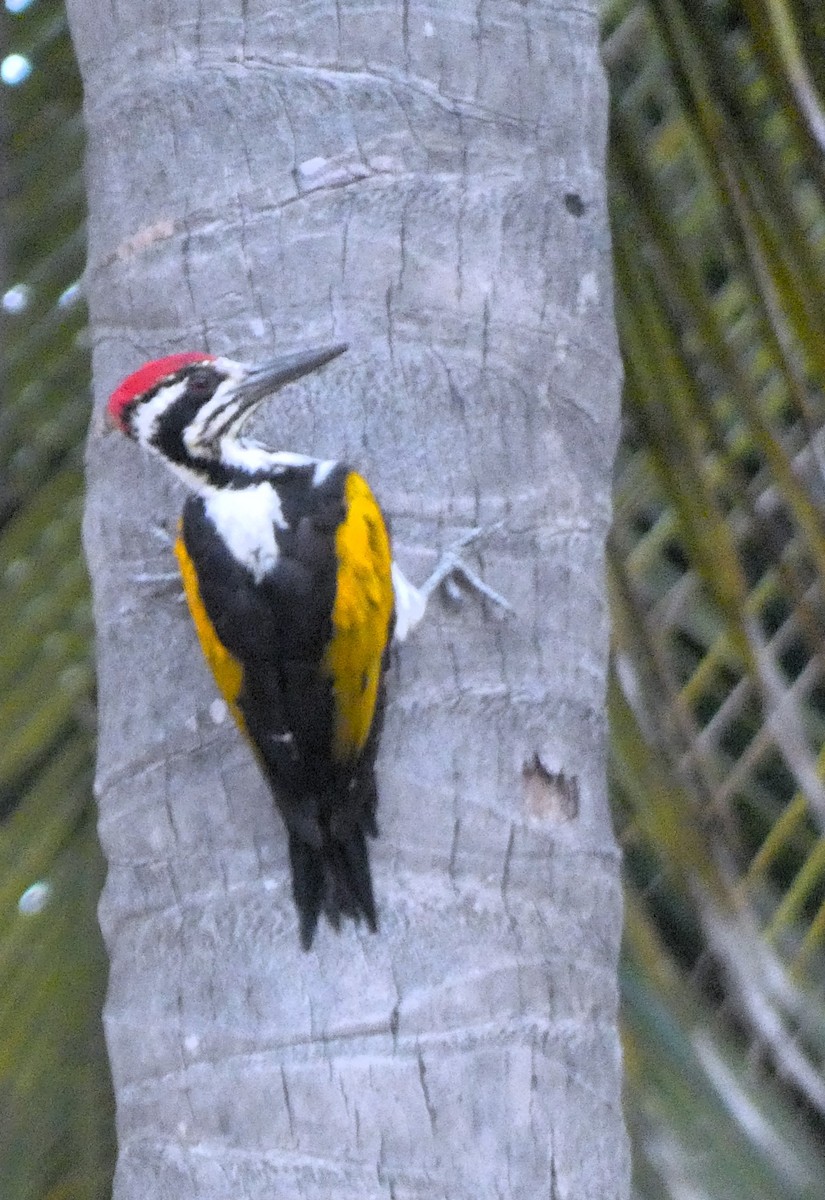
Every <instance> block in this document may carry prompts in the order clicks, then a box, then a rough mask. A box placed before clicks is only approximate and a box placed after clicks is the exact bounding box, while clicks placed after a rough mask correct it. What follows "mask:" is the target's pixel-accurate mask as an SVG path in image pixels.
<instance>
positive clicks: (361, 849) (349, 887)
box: [289, 825, 378, 950]
mask: <svg viewBox="0 0 825 1200" xmlns="http://www.w3.org/2000/svg"><path fill="white" fill-rule="evenodd" d="M367 833H370V834H373V836H374V826H370V825H367V828H366V829H365V828H364V827H363V826H362V825H351V826H349V828H347V829H346V830H345V831H344V830H341V831H336V833H335V834H333V833H332V832H331V831H330V830H329V829H325V830H324V831H323V833H322V838H321V845H320V846H318V845H312V844H311V843H309V842H307V841H305V840H304V839H303V838H302V837H300V835H298V834H296V833H290V835H289V861H290V865H291V867H292V895H293V897H294V899H295V907H296V908H297V909H298V917H299V920H300V923H301V945H302V946H303V948H304V949H305V950H309V948H310V946H311V945H312V939H313V937H314V936H315V928H316V926H317V924H318V918H319V916H320V915H321V913H322V912H323V913H324V914H325V915H326V917H327V920H328V921H329V923H330V924H331V925H332V926H333V928H334V929H338V928H339V926H340V924H341V918H342V917H351V918H352V920H354V921H356V922H357V921H360V920H361V918H362V917H363V918H364V919H365V920H366V922H367V925H368V926H369V928H370V930H371V931H372V932H373V933H375V931H376V929H377V928H378V920H377V917H376V913H375V898H374V896H373V892H372V875H371V873H370V860H369V853H368V851H367V837H366V835H367Z"/></svg>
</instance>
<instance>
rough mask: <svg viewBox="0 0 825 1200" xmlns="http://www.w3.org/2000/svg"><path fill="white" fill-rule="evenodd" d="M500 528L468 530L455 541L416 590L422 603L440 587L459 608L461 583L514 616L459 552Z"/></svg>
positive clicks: (498, 593)
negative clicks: (420, 595) (421, 598)
mask: <svg viewBox="0 0 825 1200" xmlns="http://www.w3.org/2000/svg"><path fill="white" fill-rule="evenodd" d="M502 524H503V522H502V521H498V522H497V523H496V524H495V525H486V526H485V525H478V526H476V527H475V528H474V529H470V530H468V531H467V533H465V534H462V536H461V537H460V538H459V539H458V540H457V541H455V542H453V544H452V545H451V546H448V547H447V549H446V550H445V551H444V552H443V554H442V555H441V558H440V559H439V560H438V562H437V563H436V565H435V569H434V570H433V571H432V573H431V574H430V575H429V576H428V577H427V579H425V580H424V582H423V583H422V584H420V586H419V588H418V590H419V592H421V594H422V595H423V597H424V599H425V601H426V600H429V598H430V596H431V595H432V594H433V592H434V591H436V590H437V589H438V588H440V587H443V588H444V591H445V592H446V593H447V595H448V596H449V597H450V599H451V600H452V601H453V603H455V604H461V603H462V602H463V600H464V589H463V588H462V587H461V583H462V582H463V583H464V585H465V587H469V588H471V589H472V590H473V591H474V592H478V593H479V594H480V595H482V596H486V597H487V599H488V600H490V601H492V603H493V604H496V605H498V607H499V608H503V609H504V611H505V612H508V613H514V612H515V609H514V608H513V606H512V604H511V603H510V601H509V600H508V599H507V597H506V596H502V594H501V592H497V591H496V590H495V589H494V588H491V587H490V585H489V584H488V583H485V582H484V580H483V579H482V578H481V576H480V575H479V574H478V573H477V572H476V571H474V570H473V568H472V567H470V566H468V564H467V563H466V562H465V561H464V559H463V558H462V556H461V551H462V550H464V549H465V548H466V547H467V546H469V545H470V544H471V543H472V542H475V541H477V540H478V539H479V538H480V537H484V536H485V535H486V534H488V533H492V532H494V531H495V530H496V529H500V528H501V526H502Z"/></svg>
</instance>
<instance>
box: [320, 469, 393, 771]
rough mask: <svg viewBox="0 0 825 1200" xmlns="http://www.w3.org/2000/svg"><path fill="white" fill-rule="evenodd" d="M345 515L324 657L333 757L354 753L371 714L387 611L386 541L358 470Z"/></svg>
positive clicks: (390, 602) (346, 493)
mask: <svg viewBox="0 0 825 1200" xmlns="http://www.w3.org/2000/svg"><path fill="white" fill-rule="evenodd" d="M344 500H345V504H346V516H345V517H344V520H343V521H342V522H341V524H340V525H339V526H338V530H337V533H336V536H335V550H336V554H337V556H338V573H337V588H336V593H335V604H334V607H333V610H332V641H331V642H330V645H329V648H328V649H327V652H326V655H325V657H324V665H325V668H326V670H327V671H328V672H329V674H330V676H331V677H332V683H333V691H334V693H335V734H334V743H333V757H334V758H336V759H337V760H338V761H339V762H342V761H345V760H346V759H349V758H353V757H355V756H356V755H357V754H358V753H360V751H361V750H362V749H363V747H364V743H365V742H366V740H367V737H368V735H369V731H370V726H371V725H372V719H373V716H374V714H375V702H376V698H377V695H378V685H379V683H380V681H381V666H382V659H383V656H384V651H385V649H386V647H387V642H388V640H389V633H390V619H391V617H392V610H393V586H392V571H391V567H392V559H391V553H390V540H389V537H388V535H387V528H386V526H385V524H384V518H383V516H382V515H381V509H380V508H379V507H378V504H377V502H376V500H375V497H374V496H373V494H372V492H371V491H370V488H369V485H368V484H367V483H366V481H365V480H364V479H362V478H361V476H360V475H356V474H355V473H354V472H350V474H349V475H348V476H347V479H346V484H345V488H344Z"/></svg>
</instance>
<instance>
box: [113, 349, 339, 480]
mask: <svg viewBox="0 0 825 1200" xmlns="http://www.w3.org/2000/svg"><path fill="white" fill-rule="evenodd" d="M346 348H347V347H346V346H345V345H341V344H339V345H335V346H324V347H322V348H319V349H314V350H303V351H299V352H297V353H295V354H285V355H282V356H281V357H279V358H276V359H273V360H272V361H271V362H268V363H264V364H262V365H261V366H248V365H246V364H244V363H239V362H235V361H234V360H232V359H229V358H215V357H214V356H212V355H209V354H203V353H198V352H197V351H195V352H189V353H185V354H170V355H168V356H167V357H166V358H158V359H155V360H154V361H153V362H149V363H145V364H144V366H142V367H141V368H140V369H139V370H137V371H135V372H134V373H133V374H131V375H129V376H128V378H126V379H124V380H123V382H122V383H121V384H120V386H119V387H117V388H116V389H115V390H114V391H113V392H112V395H111V396H110V397H109V403H108V406H107V411H108V414H109V417H110V419H111V421H112V422H113V423H114V424H115V425H116V426H117V427H118V428H119V429H121V430H122V431H123V432H124V433H125V434H127V435H128V436H129V437H131V438H133V439H134V440H135V441H136V442H139V443H140V444H141V445H142V446H145V447H146V448H147V449H149V450H152V451H154V452H155V453H156V454H159V455H160V456H161V457H162V458H164V459H166V461H167V462H168V463H169V464H170V465H171V466H172V467H173V468H174V469H176V470H177V471H178V472H179V473H180V474H182V475H184V476H186V477H189V478H190V479H191V477H192V476H193V475H194V476H195V477H201V476H202V477H205V478H208V477H209V476H211V475H212V474H213V473H214V471H215V469H216V468H218V469H219V468H220V466H221V464H225V465H227V466H229V465H230V464H231V463H232V462H233V461H234V460H235V459H236V458H237V455H236V454H235V452H234V451H235V447H237V445H238V440H239V437H240V432H241V428H242V426H243V424H244V422H245V421H246V420H247V419H248V418H249V417H250V416H251V414H252V413H253V412H254V411H255V409H256V408H257V407H258V405H259V404H260V403H261V401H262V400H264V399H266V397H267V396H271V395H272V394H273V392H277V391H278V390H279V388H282V387H284V386H285V385H286V384H287V383H292V382H293V380H296V379H300V378H301V376H302V375H307V374H308V373H309V372H310V371H315V370H317V369H318V368H319V367H322V366H324V364H325V363H328V362H329V361H330V360H331V359H333V358H336V357H337V356H338V355H339V354H342V353H343V352H344V351H345V350H346Z"/></svg>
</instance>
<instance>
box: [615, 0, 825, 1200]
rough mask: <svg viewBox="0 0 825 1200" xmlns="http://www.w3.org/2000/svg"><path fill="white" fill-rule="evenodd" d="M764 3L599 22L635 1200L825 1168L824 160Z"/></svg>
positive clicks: (786, 32) (762, 1193) (777, 9)
mask: <svg viewBox="0 0 825 1200" xmlns="http://www.w3.org/2000/svg"><path fill="white" fill-rule="evenodd" d="M798 15H799V14H798V13H797V14H794V13H792V12H791V9H790V7H789V6H788V5H787V4H783V3H781V0H764V2H760V0H752V2H750V3H746V4H745V5H737V4H732V3H726V2H724V0H717V2H713V0H703V2H702V3H699V4H695V3H692V2H689V0H648V2H647V3H635V4H630V3H624V4H621V3H616V4H612V5H609V6H608V7H607V11H606V13H605V19H606V26H605V29H606V41H605V56H606V61H607V63H608V68H609V71H610V74H611V79H612V82H613V128H612V139H611V206H612V216H613V223H614V239H615V249H616V294H617V314H618V320H619V326H620V334H621V340H622V346H623V352H624V356H625V365H626V397H625V400H626V419H627V433H626V437H625V440H624V444H623V447H622V454H621V458H620V462H619V467H618V471H617V484H616V520H615V526H614V530H613V536H612V543H611V547H610V558H609V561H610V578H611V593H612V603H613V613H614V627H615V655H614V676H613V681H612V684H611V715H612V721H613V754H612V780H613V790H614V796H615V799H616V811H617V816H618V820H619V824H620V832H621V836H622V840H623V843H624V846H625V853H626V862H627V872H626V874H627V888H628V922H627V935H626V949H625V960H624V994H625V1027H626V1045H627V1055H628V1081H629V1082H628V1112H629V1118H630V1121H631V1126H632V1128H633V1130H634V1132H635V1134H636V1149H637V1170H636V1187H637V1193H638V1195H639V1196H644V1197H651V1198H652V1197H660V1196H674V1197H676V1196H681V1195H684V1194H690V1195H698V1196H708V1197H722V1196H724V1197H726V1198H727V1197H729V1196H733V1197H736V1196H740V1195H741V1196H743V1197H744V1196H748V1197H766V1198H767V1197H776V1198H777V1200H778V1198H779V1197H790V1196H794V1197H796V1196H798V1197H807V1196H814V1195H817V1194H818V1193H819V1191H820V1190H821V1179H822V1178H823V1177H825V1154H823V1151H822V1149H821V1147H822V1145H823V1132H825V1076H824V1075H823V1061H824V1059H825V954H823V939H825V838H824V837H823V834H825V772H823V766H825V755H823V752H822V745H823V733H825V680H824V679H823V666H824V665H825V660H823V653H822V651H823V646H825V594H823V580H824V579H825V505H823V501H825V454H823V450H825V432H823V425H825V394H824V393H823V381H825V337H823V334H825V309H823V306H822V302H821V297H822V295H823V287H824V285H825V172H823V169H822V166H821V157H822V156H821V151H819V150H817V146H816V138H815V136H814V131H813V128H812V124H811V120H810V116H811V112H813V111H814V109H813V108H811V109H810V110H809V112H808V113H807V114H806V113H805V112H803V111H802V110H801V108H800V103H799V101H800V83H799V80H800V79H804V80H805V81H806V84H805V86H807V87H808V89H809V90H808V93H807V97H808V100H809V101H810V103H811V105H818V103H819V101H818V99H817V98H816V93H815V91H814V90H813V83H812V81H813V80H815V79H821V78H822V71H821V67H822V61H821V50H820V52H819V54H820V58H819V60H811V61H810V62H808V61H807V60H806V59H805V58H804V54H803V46H807V45H808V43H807V42H806V43H803V42H802V41H801V40H800V39H799V38H798V37H797V36H796V34H795V28H796V26H795V24H794V18H795V16H798Z"/></svg>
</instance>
